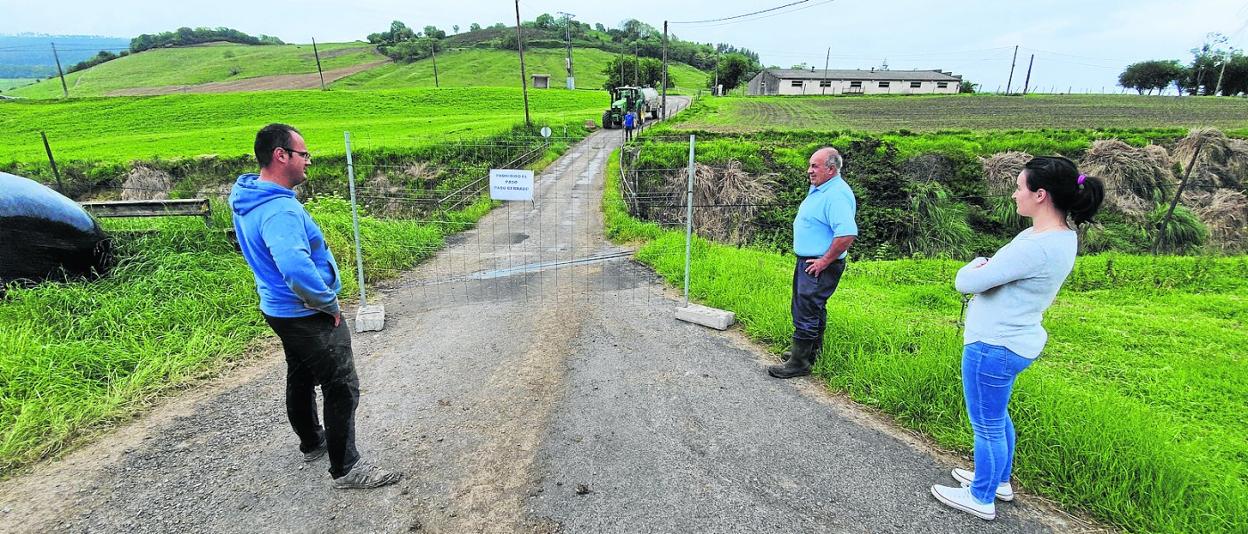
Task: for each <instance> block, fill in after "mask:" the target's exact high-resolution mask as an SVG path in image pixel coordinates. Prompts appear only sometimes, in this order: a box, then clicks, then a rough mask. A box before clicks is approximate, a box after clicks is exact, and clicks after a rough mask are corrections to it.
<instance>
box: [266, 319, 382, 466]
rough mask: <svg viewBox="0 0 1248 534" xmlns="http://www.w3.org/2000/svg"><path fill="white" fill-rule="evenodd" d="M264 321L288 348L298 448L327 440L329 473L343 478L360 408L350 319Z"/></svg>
mask: <svg viewBox="0 0 1248 534" xmlns="http://www.w3.org/2000/svg"><path fill="white" fill-rule="evenodd" d="M264 320H265V322H267V323H269V327H270V328H272V329H273V332H275V333H276V334H277V337H279V338H281V339H282V349H283V350H284V351H285V352H286V416H287V417H288V418H289V419H290V426H292V427H294V429H295V434H297V435H298V436H299V450H300V451H302V452H310V451H312V450H315V449H316V448H318V447H320V446H321V444H322V443H324V444H325V446H326V448H327V449H328V453H329V454H328V455H329V474H330V475H332V476H333V477H334V478H338V477H341V476H343V475H345V474H347V473H349V472H350V471H351V468H352V467H355V463H356V462H357V461H359V459H360V455H359V452H357V451H356V450H355V407H356V406H357V405H358V404H359V401H360V379H359V376H358V375H356V374H355V358H354V356H352V354H351V332H350V330H348V329H347V322H346V321H342V322H341V323H340V324H339V325H338V326H337V327H335V326H334V318H333V317H330V316H329V315H327V314H324V313H317V314H315V315H310V316H307V317H293V318H288V317H270V316H268V315H265V316H264ZM316 386H321V394H322V395H324V397H325V427H324V428H322V427H321V423H320V421H319V420H318V419H317V416H316Z"/></svg>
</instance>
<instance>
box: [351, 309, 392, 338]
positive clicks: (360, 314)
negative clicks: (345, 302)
mask: <svg viewBox="0 0 1248 534" xmlns="http://www.w3.org/2000/svg"><path fill="white" fill-rule="evenodd" d="M385 327H386V307H385V306H383V305H381V304H369V305H367V306H360V309H358V310H356V312H355V331H356V333H359V332H374V331H377V330H381V329H382V328H385Z"/></svg>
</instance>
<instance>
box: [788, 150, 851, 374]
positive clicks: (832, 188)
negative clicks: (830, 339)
mask: <svg viewBox="0 0 1248 534" xmlns="http://www.w3.org/2000/svg"><path fill="white" fill-rule="evenodd" d="M806 176H808V177H809V178H810V191H809V192H808V193H807V194H806V198H805V200H802V204H801V206H799V207H798V208H797V217H795V218H794V219H793V252H794V254H796V255H797V261H796V266H795V267H794V269H793V298H792V301H791V307H792V310H791V311H792V314H793V347H792V348H791V349H789V351H788V353H787V360H786V361H785V363H784V364H782V365H772V366H769V367H768V368H767V373H768V374H770V375H771V376H774V377H776V378H793V377H797V376H805V375H808V374H810V369H811V367H813V366H814V364H815V359H817V358H818V357H819V353H821V352H822V351H823V332H824V330H825V329H826V328H827V325H828V312H827V303H828V298H829V297H831V296H832V293H833V292H834V291H836V285H837V284H838V283H839V282H840V280H841V274H842V273H844V272H845V256H846V255H847V252H846V251H847V250H849V246H850V245H852V244H853V243H854V238H855V237H857V235H858V224H857V223H856V222H854V215H855V213H856V212H857V209H858V204H857V201H856V200H855V199H854V192H853V191H852V190H850V188H849V184H847V183H845V180H844V179H842V178H841V155H840V154H839V153H838V152H837V151H836V149H835V148H832V147H823V148H820V149H819V150H816V151H815V153H814V154H813V155H811V156H810V165H809V166H808V167H807V168H806Z"/></svg>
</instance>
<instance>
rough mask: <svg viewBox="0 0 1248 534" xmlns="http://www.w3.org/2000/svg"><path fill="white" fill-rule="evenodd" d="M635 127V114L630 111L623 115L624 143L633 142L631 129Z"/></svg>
mask: <svg viewBox="0 0 1248 534" xmlns="http://www.w3.org/2000/svg"><path fill="white" fill-rule="evenodd" d="M636 126H637V114H636V113H634V112H632V111H630V112H628V113H625V114H624V142H625V143H627V142H629V141H632V140H633V128H635V127H636Z"/></svg>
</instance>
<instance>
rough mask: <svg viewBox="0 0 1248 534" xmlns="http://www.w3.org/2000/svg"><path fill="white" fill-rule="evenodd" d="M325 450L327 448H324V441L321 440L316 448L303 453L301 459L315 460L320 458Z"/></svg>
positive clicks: (327, 450)
mask: <svg viewBox="0 0 1248 534" xmlns="http://www.w3.org/2000/svg"><path fill="white" fill-rule="evenodd" d="M326 452H329V449H327V448H325V442H324V441H322V442H321V444H320V446H318V447H317V448H315V449H312V450H310V451H308V452H305V453H303V461H305V462H315V461H317V460H320V459H321V457H322V456H325V453H326Z"/></svg>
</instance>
